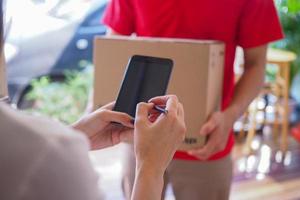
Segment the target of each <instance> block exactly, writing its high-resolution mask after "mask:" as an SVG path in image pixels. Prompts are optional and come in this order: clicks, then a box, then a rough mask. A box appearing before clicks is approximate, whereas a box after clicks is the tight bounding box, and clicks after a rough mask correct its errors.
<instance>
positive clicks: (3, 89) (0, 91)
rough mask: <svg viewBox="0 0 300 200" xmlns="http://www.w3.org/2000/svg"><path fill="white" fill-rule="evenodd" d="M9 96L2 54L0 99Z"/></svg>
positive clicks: (0, 59)
mask: <svg viewBox="0 0 300 200" xmlns="http://www.w3.org/2000/svg"><path fill="white" fill-rule="evenodd" d="M7 95H8V92H7V82H6V73H5V62H4V55H3V53H2V54H0V98H2V97H5V96H7Z"/></svg>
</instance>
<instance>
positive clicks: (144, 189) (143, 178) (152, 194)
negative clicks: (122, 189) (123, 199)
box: [131, 165, 164, 200]
mask: <svg viewBox="0 0 300 200" xmlns="http://www.w3.org/2000/svg"><path fill="white" fill-rule="evenodd" d="M153 169H155V168H151V166H150V165H149V167H147V166H145V167H144V166H143V167H140V166H138V167H137V169H136V177H135V181H134V187H133V192H132V197H131V199H132V200H141V199H142V200H160V199H161V193H162V188H163V184H164V180H163V174H164V173H163V172H162V171H157V170H153Z"/></svg>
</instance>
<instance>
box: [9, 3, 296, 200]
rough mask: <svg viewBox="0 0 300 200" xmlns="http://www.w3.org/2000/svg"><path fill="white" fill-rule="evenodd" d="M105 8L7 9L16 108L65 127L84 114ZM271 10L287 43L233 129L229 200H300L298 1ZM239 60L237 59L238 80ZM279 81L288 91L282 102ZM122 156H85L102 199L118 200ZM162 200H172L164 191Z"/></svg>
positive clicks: (118, 152) (278, 48)
mask: <svg viewBox="0 0 300 200" xmlns="http://www.w3.org/2000/svg"><path fill="white" fill-rule="evenodd" d="M108 1H109V0H7V1H6V2H5V57H6V61H7V79H8V88H9V96H10V98H11V100H12V103H13V104H14V106H15V107H16V108H19V109H22V110H24V111H26V112H30V113H32V114H34V115H38V116H41V115H43V116H47V117H50V118H53V119H55V120H58V121H61V122H63V123H66V124H70V123H72V122H74V121H76V120H77V119H78V118H79V117H80V116H81V115H82V114H83V113H84V112H85V109H86V105H87V102H88V97H89V95H90V92H91V89H92V84H93V64H92V56H93V38H94V37H95V36H96V35H104V34H105V33H106V27H105V26H104V25H103V24H102V23H101V17H102V15H103V12H104V11H105V8H106V5H107V3H108ZM275 2H276V6H277V9H278V13H279V16H280V20H281V23H282V26H283V29H284V32H285V36H286V38H285V39H284V40H281V41H279V42H277V43H274V44H271V46H270V50H269V51H268V64H267V66H266V85H265V88H264V89H263V91H262V92H261V93H260V95H259V96H258V97H257V98H256V99H255V100H254V101H253V103H252V104H251V105H250V106H249V109H248V111H247V112H246V113H245V114H244V115H243V116H242V117H241V118H240V120H238V121H237V122H236V124H235V126H234V130H235V137H236V141H237V142H236V146H235V149H234V152H233V158H234V162H235V168H234V180H233V188H232V195H231V198H232V199H259V198H262V197H264V198H266V199H300V190H299V188H300V146H299V142H298V141H300V128H299V129H293V128H294V127H295V126H297V124H298V123H299V121H300V73H299V72H300V70H299V69H300V1H299V0H276V1H275ZM241 55H242V52H240V51H238V53H237V59H236V64H235V71H236V76H237V79H238V77H239V75H240V73H241V72H242V63H243V61H242V60H241V59H240V58H241V57H242V56H241ZM278 59H279V60H278ZM283 63H285V64H286V65H285V66H288V67H285V68H288V72H289V77H288V79H287V80H286V79H285V77H284V75H283V72H282V64H283ZM281 79H284V81H286V83H288V84H285V90H286V91H287V93H286V94H287V95H284V94H283V93H284V92H282V90H283V89H282V88H283V87H282V85H281V84H282V83H281V82H282V81H280V80H281ZM286 111H288V112H286ZM287 113H288V114H287ZM285 119H287V121H285ZM284 130H286V131H287V135H286V137H285V136H283V134H282V132H284ZM291 130H294V132H291ZM283 143H284V144H283ZM122 148H123V147H122V145H119V146H117V147H113V148H110V149H107V150H104V151H101V152H93V153H90V156H91V160H92V161H93V163H94V166H95V169H96V171H97V172H99V174H100V175H101V178H100V182H101V185H102V190H103V191H104V193H105V195H106V199H122V198H123V197H122V193H121V188H120V184H121V178H120V176H121V171H122V165H121V161H122V159H123V157H124V155H122ZM167 199H173V196H172V191H171V189H170V188H169V189H168V192H167Z"/></svg>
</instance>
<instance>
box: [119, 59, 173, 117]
mask: <svg viewBox="0 0 300 200" xmlns="http://www.w3.org/2000/svg"><path fill="white" fill-rule="evenodd" d="M172 68H173V61H172V60H171V59H168V58H158V57H149V56H142V55H134V56H132V57H131V58H130V60H129V62H128V65H127V69H126V72H125V75H124V78H123V81H122V84H121V87H120V90H119V94H118V97H117V100H116V104H115V107H114V110H115V111H119V112H124V113H127V114H129V115H130V116H132V117H135V111H136V105H137V104H138V103H140V102H147V101H148V100H150V99H151V98H153V97H155V96H161V95H165V94H166V91H167V88H168V83H169V79H170V76H171V72H172Z"/></svg>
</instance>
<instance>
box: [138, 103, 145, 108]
mask: <svg viewBox="0 0 300 200" xmlns="http://www.w3.org/2000/svg"><path fill="white" fill-rule="evenodd" d="M146 105H147V104H146V103H145V102H140V103H138V104H137V108H142V107H145V106H146Z"/></svg>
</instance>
